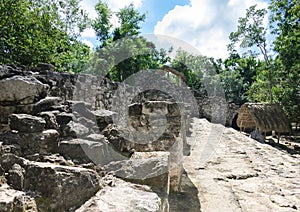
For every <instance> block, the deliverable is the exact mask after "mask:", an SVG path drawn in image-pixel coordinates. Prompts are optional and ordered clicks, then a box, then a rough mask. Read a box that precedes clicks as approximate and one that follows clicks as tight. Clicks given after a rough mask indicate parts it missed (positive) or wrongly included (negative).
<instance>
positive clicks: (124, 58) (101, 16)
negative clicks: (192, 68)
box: [88, 0, 168, 81]
mask: <svg viewBox="0 0 300 212" xmlns="http://www.w3.org/2000/svg"><path fill="white" fill-rule="evenodd" d="M95 9H96V12H97V14H98V16H97V18H96V19H95V20H93V21H92V27H93V29H94V30H95V31H96V35H97V39H98V40H99V41H100V46H99V47H97V52H96V53H95V57H94V59H93V60H94V62H92V63H91V64H90V67H89V68H88V69H89V70H91V71H92V72H98V73H99V71H100V72H102V73H105V74H106V73H107V72H108V75H107V77H109V78H110V79H111V80H114V81H123V80H124V79H126V78H127V77H129V76H131V75H132V74H134V73H137V72H138V71H140V70H143V69H144V70H145V69H150V68H151V69H152V68H159V67H160V65H161V64H163V63H165V62H166V61H168V57H167V55H166V52H165V51H163V50H157V49H156V48H155V45H154V44H153V43H151V42H149V41H147V40H146V39H145V38H143V37H141V36H140V35H139V34H140V29H141V26H140V24H141V23H142V22H143V21H144V20H145V14H140V13H139V12H138V11H137V10H136V9H135V8H134V6H133V4H130V5H129V6H127V7H124V8H122V9H120V11H118V12H116V14H115V15H116V17H117V19H118V22H119V25H118V26H113V24H112V23H111V18H112V16H113V15H114V14H113V12H112V11H111V10H110V9H109V8H108V5H107V4H106V3H104V2H103V1H101V0H99V1H98V3H97V4H96V7H95ZM120 58H121V60H120ZM103 64H104V65H103ZM96 67H98V68H96Z"/></svg>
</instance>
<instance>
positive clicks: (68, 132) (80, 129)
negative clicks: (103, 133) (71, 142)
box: [62, 121, 89, 138]
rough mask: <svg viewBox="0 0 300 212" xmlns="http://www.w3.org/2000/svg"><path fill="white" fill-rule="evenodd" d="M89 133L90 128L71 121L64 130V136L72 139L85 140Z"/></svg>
mask: <svg viewBox="0 0 300 212" xmlns="http://www.w3.org/2000/svg"><path fill="white" fill-rule="evenodd" d="M88 133H89V128H87V127H86V126H84V125H83V124H81V123H78V122H74V121H70V122H69V123H68V124H67V125H66V126H65V127H64V128H63V132H62V134H63V136H64V137H72V138H83V137H85V136H86V135H87V134H88Z"/></svg>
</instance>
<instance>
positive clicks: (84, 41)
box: [81, 39, 94, 49]
mask: <svg viewBox="0 0 300 212" xmlns="http://www.w3.org/2000/svg"><path fill="white" fill-rule="evenodd" d="M81 42H82V43H84V44H86V45H87V46H89V47H90V49H93V48H94V44H93V43H92V42H91V41H89V40H87V39H83V40H82V41H81Z"/></svg>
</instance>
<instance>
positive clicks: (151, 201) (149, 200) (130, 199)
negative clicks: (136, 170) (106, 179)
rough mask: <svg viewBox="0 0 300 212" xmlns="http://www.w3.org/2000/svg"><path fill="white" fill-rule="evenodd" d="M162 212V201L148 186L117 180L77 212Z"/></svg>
mask: <svg viewBox="0 0 300 212" xmlns="http://www.w3.org/2000/svg"><path fill="white" fill-rule="evenodd" d="M88 211H89V212H94V211H99V212H106V211H110V212H119V211H143V212H158V211H161V200H160V198H159V196H158V195H157V194H156V193H154V192H152V191H151V189H150V188H149V187H147V186H142V185H137V184H132V183H129V182H124V181H123V180H120V179H116V180H115V181H114V185H113V186H112V187H110V186H107V187H105V188H103V189H102V190H101V191H99V192H98V193H97V194H96V195H95V196H94V197H92V198H91V199H90V200H88V201H87V202H86V203H85V204H84V205H82V206H81V207H80V208H78V209H77V210H76V212H88Z"/></svg>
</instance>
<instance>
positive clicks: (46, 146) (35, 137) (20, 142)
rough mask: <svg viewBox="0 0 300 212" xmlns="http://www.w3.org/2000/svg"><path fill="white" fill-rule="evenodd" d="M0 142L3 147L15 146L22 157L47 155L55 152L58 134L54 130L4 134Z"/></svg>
mask: <svg viewBox="0 0 300 212" xmlns="http://www.w3.org/2000/svg"><path fill="white" fill-rule="evenodd" d="M0 140H2V141H3V144H5V145H17V146H18V147H19V148H20V150H21V152H22V154H23V155H32V154H36V153H39V154H47V153H55V152H57V148H58V141H59V133H58V132H57V130H54V129H49V130H44V131H42V132H38V133H16V132H6V133H4V134H2V135H1V136H0Z"/></svg>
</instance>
